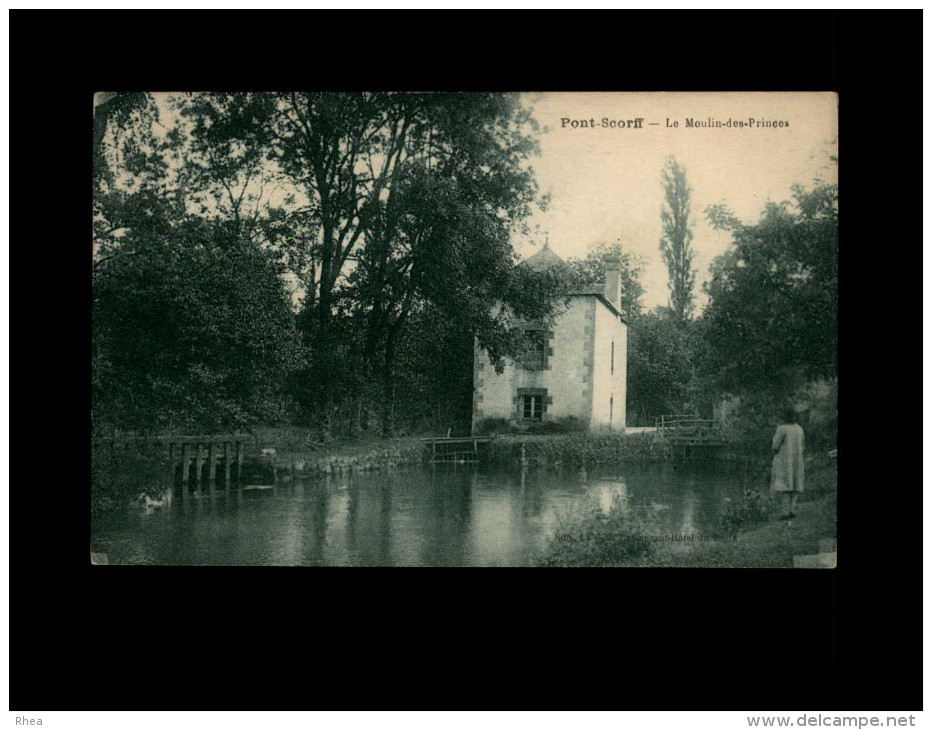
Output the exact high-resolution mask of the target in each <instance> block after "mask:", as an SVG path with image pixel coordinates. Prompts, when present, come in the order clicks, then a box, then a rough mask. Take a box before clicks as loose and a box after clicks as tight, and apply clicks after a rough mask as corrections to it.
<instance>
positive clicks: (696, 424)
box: [656, 415, 724, 445]
mask: <svg viewBox="0 0 932 730" xmlns="http://www.w3.org/2000/svg"><path fill="white" fill-rule="evenodd" d="M656 426H657V433H658V434H659V435H660V437H661V438H665V439H667V440H669V441H672V442H674V443H680V444H689V445H693V444H721V443H724V435H723V433H722V424H721V422H720V421H716V420H715V419H714V418H699V417H698V416H694V415H665V416H660V417H659V418H657V419H656Z"/></svg>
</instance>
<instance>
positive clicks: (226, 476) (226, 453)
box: [223, 441, 233, 489]
mask: <svg viewBox="0 0 932 730" xmlns="http://www.w3.org/2000/svg"><path fill="white" fill-rule="evenodd" d="M232 454H233V449H231V448H230V442H229V441H224V442H223V485H224V487H225V488H226V489H229V488H230V456H231V455H232Z"/></svg>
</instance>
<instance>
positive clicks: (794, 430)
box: [770, 423, 805, 492]
mask: <svg viewBox="0 0 932 730" xmlns="http://www.w3.org/2000/svg"><path fill="white" fill-rule="evenodd" d="M804 447H805V437H804V436H803V428H802V426H800V425H798V424H796V423H785V424H783V425H782V426H777V431H776V433H775V434H774V435H773V450H774V451H776V454H775V455H774V457H773V471H772V472H771V482H770V488H771V489H772V490H774V491H776V492H801V491H803V483H804V482H805V468H804V467H803V448H804ZM778 449H779V451H778Z"/></svg>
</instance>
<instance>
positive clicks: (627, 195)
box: [155, 92, 838, 309]
mask: <svg viewBox="0 0 932 730" xmlns="http://www.w3.org/2000/svg"><path fill="white" fill-rule="evenodd" d="M155 96H156V98H157V100H158V103H159V107H160V109H161V113H162V120H163V124H164V125H165V126H166V128H167V127H168V126H171V125H172V124H174V123H175V122H176V121H177V117H175V115H174V114H173V112H172V111H171V110H170V109H169V106H168V103H167V101H168V96H169V95H168V94H156V95H155ZM525 102H526V103H527V104H529V105H530V106H531V107H532V108H533V110H534V117H535V118H536V119H537V121H538V123H539V124H540V125H541V134H540V138H539V139H540V148H541V154H540V156H539V157H535V158H533V159H532V160H531V166H532V167H533V168H534V170H535V172H536V176H537V181H538V184H539V186H540V190H541V192H543V193H548V192H549V193H550V195H551V204H550V207H549V209H548V210H547V211H546V212H538V213H536V214H535V215H534V217H533V218H532V220H531V225H532V227H536V228H537V229H538V231H539V233H538V234H535V235H533V236H531V237H529V238H520V239H518V240H516V241H515V247H516V249H517V251H518V253H519V255H520V256H521V257H522V258H526V257H527V256H530V255H532V254H533V253H535V252H537V251H539V250H540V247H541V245H542V244H543V242H544V237H545V235H548V234H549V240H550V247H551V248H552V249H553V250H554V251H555V252H556V253H557V254H559V255H560V256H562V257H564V258H568V257H579V258H581V257H584V256H585V255H586V254H587V253H588V252H589V251H590V250H592V249H593V248H595V247H596V246H597V245H598V244H599V243H602V242H604V243H612V242H614V241H616V240H618V239H620V240H621V242H622V244H623V245H624V246H625V248H626V249H627V250H629V251H632V252H634V253H636V254H638V255H640V256H641V257H642V258H643V259H644V261H645V269H644V273H643V277H642V282H643V284H644V288H645V290H646V291H645V294H644V298H643V300H642V302H643V304H644V306H645V308H646V309H652V308H653V307H655V306H657V305H658V304H666V303H667V300H668V296H669V292H668V290H667V270H666V267H665V265H664V263H663V260H662V258H661V254H660V250H659V248H658V241H659V239H660V211H661V206H662V203H663V191H662V188H661V182H660V172H661V169H662V168H663V166H664V163H665V161H666V159H667V157H668V156H670V155H673V156H674V157H676V159H677V161H678V162H680V164H682V165H684V166H685V167H686V173H687V180H688V181H689V184H690V186H691V187H692V191H693V192H692V216H691V217H692V220H693V222H694V225H693V233H694V237H693V243H692V245H693V249H694V251H695V266H696V270H697V291H696V293H697V302H698V304H699V306H700V307H702V306H703V305H704V303H705V299H704V297H703V296H702V295H701V284H702V282H703V281H705V280H706V279H707V272H708V268H709V264H710V263H711V261H712V259H714V258H715V257H716V256H718V255H719V254H721V253H723V252H724V251H725V250H726V249H727V247H728V245H729V242H730V237H729V236H728V235H727V234H723V233H718V232H716V231H713V230H712V228H711V227H710V226H709V225H708V223H707V222H706V220H705V214H704V211H705V208H706V206H707V205H709V204H712V203H725V204H727V205H728V206H729V207H730V208H731V210H732V211H733V212H734V213H735V214H736V215H737V216H738V217H739V218H740V219H741V220H743V221H745V222H749V223H751V222H754V221H756V220H757V218H758V216H759V215H760V213H761V211H762V210H763V206H764V203H765V202H766V201H768V200H773V201H780V200H787V199H789V198H790V195H791V191H790V186H791V185H793V184H794V183H802V184H804V185H807V186H808V185H810V184H811V183H812V181H813V179H815V178H816V177H820V178H822V179H825V180H830V181H834V180H835V179H836V177H835V176H836V173H837V170H836V167H835V166H834V165H832V164H830V160H829V155H830V154H837V145H836V144H835V141H836V140H837V129H838V115H837V108H838V107H837V100H836V97H835V95H834V94H833V93H806V92H802V93H794V92H764V93H745V92H740V93H719V92H713V93H698V92H682V93H681V92H655V93H615V92H550V93H545V94H540V93H537V94H527V95H526V97H525ZM639 117H640V118H642V119H643V121H642V122H641V128H638V129H635V128H627V127H624V128H619V127H617V126H616V127H615V128H611V127H608V128H603V127H599V126H596V127H594V128H591V127H582V126H577V127H576V128H573V127H572V126H571V125H569V124H568V125H566V126H564V125H563V123H562V120H563V119H564V118H566V119H570V120H587V121H588V120H592V119H594V120H595V122H596V124H597V125H598V124H601V122H602V119H603V118H607V119H609V120H629V119H630V120H634V119H637V118H639ZM687 118H692V119H694V120H696V121H700V122H707V121H708V120H709V118H711V119H712V120H713V121H720V122H722V123H725V122H727V121H728V120H729V119H732V120H738V121H743V122H745V123H746V122H748V121H749V120H759V119H763V120H768V121H774V120H776V121H780V120H782V121H784V122H789V126H788V127H783V128H774V127H750V128H747V127H745V128H735V127H731V128H729V127H721V128H707V127H693V128H689V127H687V126H686V120H687ZM667 119H669V120H670V122H671V123H672V122H673V121H677V122H678V123H679V126H678V127H668V126H667ZM651 123H654V124H651ZM284 192H286V191H278V192H276V191H275V190H273V191H272V192H271V193H270V192H269V191H268V190H267V191H266V195H267V197H275V196H276V195H279V196H280V195H283V194H284Z"/></svg>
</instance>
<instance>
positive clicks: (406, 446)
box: [246, 427, 425, 475]
mask: <svg viewBox="0 0 932 730" xmlns="http://www.w3.org/2000/svg"><path fill="white" fill-rule="evenodd" d="M252 433H253V441H252V443H251V444H250V447H249V448H248V449H247V451H246V456H247V458H248V459H250V460H255V459H261V458H262V452H263V451H264V450H266V451H267V450H268V449H274V456H272V457H270V461H271V462H272V463H274V464H275V465H276V467H278V468H280V469H284V472H283V474H284V475H287V474H288V472H289V471H290V470H292V469H294V470H295V471H297V472H301V473H310V474H331V473H338V472H344V471H369V470H372V469H386V468H390V467H393V466H398V465H401V464H414V463H420V462H421V461H422V460H423V458H424V453H425V450H424V442H423V441H421V439H420V438H419V437H417V436H400V437H395V438H366V439H358V440H354V441H332V442H329V443H318V442H315V441H313V440H312V439H311V438H310V435H311V432H310V431H309V430H308V429H301V428H294V427H289V428H271V427H258V428H255V429H253V431H252Z"/></svg>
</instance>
